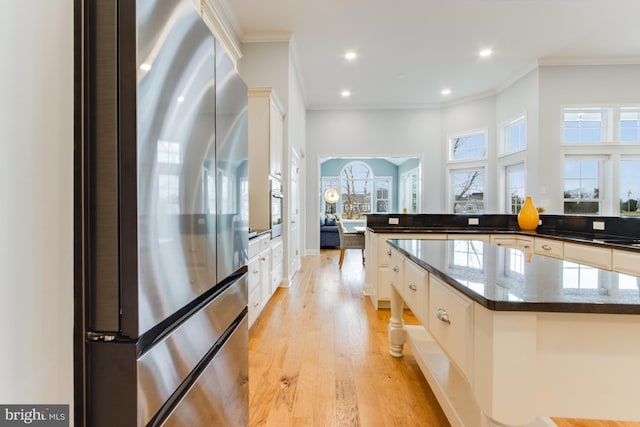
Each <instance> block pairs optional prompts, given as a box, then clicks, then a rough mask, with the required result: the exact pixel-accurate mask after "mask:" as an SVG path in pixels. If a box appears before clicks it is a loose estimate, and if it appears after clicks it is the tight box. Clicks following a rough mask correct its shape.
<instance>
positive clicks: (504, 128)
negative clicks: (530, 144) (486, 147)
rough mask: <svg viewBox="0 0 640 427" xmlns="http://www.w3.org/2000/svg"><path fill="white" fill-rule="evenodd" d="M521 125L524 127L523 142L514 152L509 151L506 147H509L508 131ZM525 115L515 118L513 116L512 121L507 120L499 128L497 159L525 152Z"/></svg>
mask: <svg viewBox="0 0 640 427" xmlns="http://www.w3.org/2000/svg"><path fill="white" fill-rule="evenodd" d="M520 122H521V123H522V124H523V125H524V130H523V140H524V144H523V145H522V146H520V147H518V148H517V149H515V150H509V149H508V146H509V138H508V135H509V129H510V128H511V127H512V126H514V125H516V124H519V123H520ZM527 128H528V125H527V115H526V113H523V114H519V115H517V116H515V117H514V118H513V119H511V120H507V121H506V122H503V123H502V125H500V126H499V129H500V131H499V133H500V144H499V147H498V157H504V156H509V155H512V154H516V153H520V152H522V151H526V149H527Z"/></svg>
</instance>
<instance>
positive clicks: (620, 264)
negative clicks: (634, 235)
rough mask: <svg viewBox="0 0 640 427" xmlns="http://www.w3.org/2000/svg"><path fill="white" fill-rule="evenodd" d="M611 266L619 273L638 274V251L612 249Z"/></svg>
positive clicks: (639, 274) (639, 268)
mask: <svg viewBox="0 0 640 427" xmlns="http://www.w3.org/2000/svg"><path fill="white" fill-rule="evenodd" d="M611 262H612V268H613V270H614V271H619V272H620V273H626V274H632V275H634V276H640V253H639V252H631V251H621V250H618V249H614V250H613V254H612V259H611Z"/></svg>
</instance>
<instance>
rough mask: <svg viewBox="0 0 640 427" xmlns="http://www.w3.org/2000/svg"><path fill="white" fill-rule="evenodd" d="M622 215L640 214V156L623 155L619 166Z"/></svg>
mask: <svg viewBox="0 0 640 427" xmlns="http://www.w3.org/2000/svg"><path fill="white" fill-rule="evenodd" d="M618 171H619V173H618V182H619V183H620V184H619V185H618V188H619V192H620V193H619V194H620V197H619V201H620V210H619V214H620V216H640V203H639V202H640V157H622V158H621V159H620V165H619V167H618Z"/></svg>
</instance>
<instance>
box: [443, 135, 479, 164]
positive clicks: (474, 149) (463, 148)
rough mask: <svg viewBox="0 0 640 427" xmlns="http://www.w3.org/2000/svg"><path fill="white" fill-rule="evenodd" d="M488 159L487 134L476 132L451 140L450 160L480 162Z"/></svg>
mask: <svg viewBox="0 0 640 427" xmlns="http://www.w3.org/2000/svg"><path fill="white" fill-rule="evenodd" d="M486 157H487V133H486V132H476V133H469V134H462V135H456V136H453V137H451V138H449V160H450V161H456V160H462V161H464V160H478V159H484V158H486Z"/></svg>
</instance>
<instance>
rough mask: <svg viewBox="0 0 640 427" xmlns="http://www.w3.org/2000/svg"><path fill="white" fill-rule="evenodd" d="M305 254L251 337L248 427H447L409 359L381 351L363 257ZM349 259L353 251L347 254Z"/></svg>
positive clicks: (378, 315)
mask: <svg viewBox="0 0 640 427" xmlns="http://www.w3.org/2000/svg"><path fill="white" fill-rule="evenodd" d="M338 254H339V251H337V250H335V251H324V250H323V251H322V254H321V256H319V257H318V256H315V257H306V258H304V260H303V266H302V269H301V270H300V271H299V272H298V273H297V274H296V277H295V279H294V281H293V283H292V285H291V287H290V288H288V289H278V290H277V291H276V293H275V294H274V296H273V297H272V299H271V301H270V302H269V304H268V305H267V306H266V307H265V308H264V310H263V312H262V314H261V315H260V317H259V318H258V319H257V320H256V322H255V323H254V325H253V326H252V328H251V331H250V337H249V378H250V380H249V383H250V384H249V392H250V425H251V426H277V427H282V426H296V427H297V426H307V425H308V426H318V427H329V426H365V427H376V426H392V425H398V426H400V425H401V426H403V427H404V426H407V425H412V426H447V425H448V423H447V422H446V419H445V418H444V415H443V414H442V411H441V409H440V407H439V406H438V404H437V402H436V401H435V398H434V397H433V395H432V394H429V393H427V392H425V390H427V391H428V385H427V384H426V381H425V380H424V377H422V375H421V374H420V372H419V371H417V370H416V363H415V360H413V357H412V356H411V355H410V354H408V355H407V356H406V357H404V358H402V359H395V358H393V357H391V356H390V355H389V353H388V341H387V324H388V321H389V314H388V313H386V314H385V313H384V310H383V311H381V312H378V311H376V310H374V309H373V305H372V304H371V303H370V301H368V300H367V299H365V297H364V296H363V295H362V287H363V284H364V267H363V265H362V258H361V257H360V254H359V253H358V256H355V255H354V256H350V255H351V253H350V252H348V253H347V255H346V256H345V260H344V264H343V266H342V270H340V269H339V268H338V265H337V261H338ZM354 254H355V252H354Z"/></svg>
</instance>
